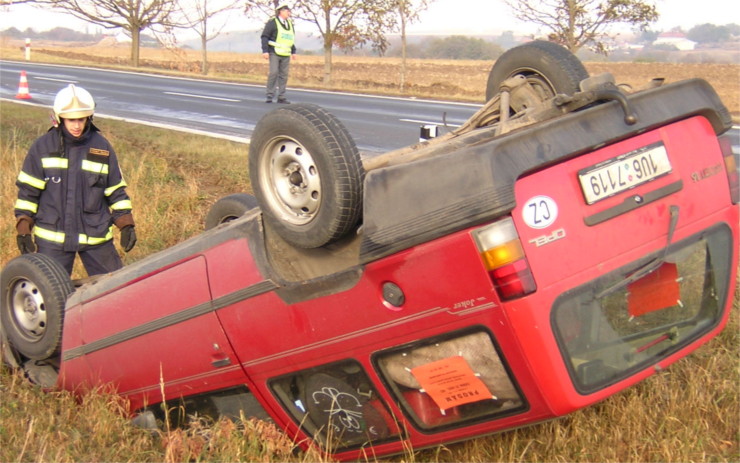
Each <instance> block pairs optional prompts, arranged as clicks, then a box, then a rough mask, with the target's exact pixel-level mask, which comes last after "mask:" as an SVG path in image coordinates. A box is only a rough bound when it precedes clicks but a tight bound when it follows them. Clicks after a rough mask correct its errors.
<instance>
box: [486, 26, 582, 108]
mask: <svg viewBox="0 0 740 463" xmlns="http://www.w3.org/2000/svg"><path fill="white" fill-rule="evenodd" d="M517 74H522V75H524V76H525V77H526V78H527V81H528V82H529V83H530V85H532V86H533V87H534V88H535V90H536V91H537V92H538V93H539V94H540V97H542V98H543V99H547V98H552V97H553V96H555V95H556V94H558V93H565V94H568V95H572V94H574V93H575V92H577V91H579V90H580V88H579V84H580V82H581V81H582V80H583V79H586V78H588V71H586V68H585V67H584V66H583V63H581V61H580V60H579V59H578V58H577V57H576V56H575V55H574V54H573V53H571V52H570V51H569V50H567V49H566V48H564V47H562V46H560V45H558V44H556V43H552V42H546V41H542V40H535V41H533V42H529V43H525V44H524V45H520V46H518V47H514V48H512V49H510V50H508V51H506V52H505V53H504V54H503V55H501V56H500V57H499V58H498V59H497V60H496V62H495V63H493V67H492V68H491V72H490V73H489V74H488V83H487V84H486V101H488V100H490V99H491V98H493V97H494V96H496V94H497V93H498V92H499V86H500V85H501V83H502V82H504V81H505V80H506V79H508V78H510V77H513V76H515V75H517Z"/></svg>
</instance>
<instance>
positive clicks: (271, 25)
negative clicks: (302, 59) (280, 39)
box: [260, 18, 296, 55]
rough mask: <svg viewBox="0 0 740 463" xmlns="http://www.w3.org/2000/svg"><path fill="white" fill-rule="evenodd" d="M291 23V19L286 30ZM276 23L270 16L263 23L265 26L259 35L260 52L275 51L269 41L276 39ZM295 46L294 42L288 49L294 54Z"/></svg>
mask: <svg viewBox="0 0 740 463" xmlns="http://www.w3.org/2000/svg"><path fill="white" fill-rule="evenodd" d="M292 24H293V21H288V30H290V28H291V27H293V26H292ZM277 33H278V30H277V24H275V18H270V20H269V21H267V22H266V23H265V28H264V29H262V36H261V37H260V38H261V39H262V53H275V48H274V47H273V46H272V45H270V41H273V42H274V41H275V40H276V39H277ZM295 53H296V48H295V44H293V46H292V47H291V49H290V54H291V55H295Z"/></svg>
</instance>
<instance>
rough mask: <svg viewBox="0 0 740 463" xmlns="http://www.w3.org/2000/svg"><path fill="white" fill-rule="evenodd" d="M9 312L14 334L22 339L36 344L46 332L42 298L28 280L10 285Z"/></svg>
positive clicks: (21, 279)
mask: <svg viewBox="0 0 740 463" xmlns="http://www.w3.org/2000/svg"><path fill="white" fill-rule="evenodd" d="M12 288H13V289H12V291H11V294H10V310H11V315H12V320H13V323H14V324H15V327H16V332H17V333H18V334H20V335H21V336H22V337H23V338H24V339H26V340H28V341H31V342H36V341H38V340H39V339H41V338H42V337H43V336H44V333H45V332H46V323H47V320H46V306H45V304H44V296H43V295H42V294H41V291H40V290H39V288H38V287H37V286H36V285H35V284H34V283H33V282H32V281H30V280H27V279H25V278H19V279H18V280H16V281H15V282H13V283H12Z"/></svg>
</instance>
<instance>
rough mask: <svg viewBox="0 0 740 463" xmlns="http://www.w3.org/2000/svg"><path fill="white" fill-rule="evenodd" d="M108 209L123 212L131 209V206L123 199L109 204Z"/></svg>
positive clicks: (129, 202)
mask: <svg viewBox="0 0 740 463" xmlns="http://www.w3.org/2000/svg"><path fill="white" fill-rule="evenodd" d="M110 208H111V209H113V210H114V211H123V210H126V209H133V206H132V205H131V200H128V199H124V200H122V201H117V202H115V203H113V204H111V205H110Z"/></svg>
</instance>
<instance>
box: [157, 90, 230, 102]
mask: <svg viewBox="0 0 740 463" xmlns="http://www.w3.org/2000/svg"><path fill="white" fill-rule="evenodd" d="M162 93H164V94H165V95H175V96H186V97H188V98H202V99H204V100H218V101H233V102H239V101H241V100H235V99H233V98H220V97H217V96H206V95H194V94H192V93H178V92H162Z"/></svg>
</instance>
